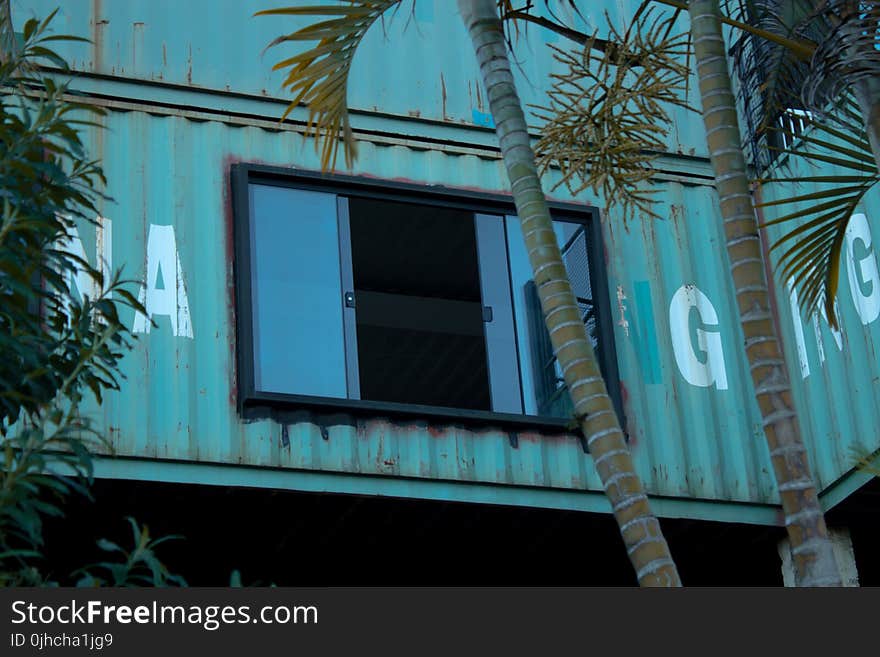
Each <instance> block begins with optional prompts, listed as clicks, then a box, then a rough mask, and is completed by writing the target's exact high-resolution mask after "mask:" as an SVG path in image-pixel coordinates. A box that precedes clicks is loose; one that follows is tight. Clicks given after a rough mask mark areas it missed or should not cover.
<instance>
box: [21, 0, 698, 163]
mask: <svg viewBox="0 0 880 657" xmlns="http://www.w3.org/2000/svg"><path fill="white" fill-rule="evenodd" d="M16 4H17V5H18V6H15V5H16ZM59 4H60V5H61V7H60V10H59V14H58V17H57V19H56V23H55V28H56V30H57V31H59V32H66V33H70V34H77V35H81V36H85V35H88V36H89V37H90V38H91V39H92V41H93V43H92V44H75V45H69V46H67V45H63V44H57V45H58V48H59V51H60V52H63V53H64V54H65V55H66V56H67V57H68V59H69V60H70V62H71V64H72V66H73V67H74V68H75V69H76V70H79V71H89V72H95V73H101V74H104V75H112V76H120V77H125V78H132V79H138V80H150V81H161V82H165V83H171V84H178V85H185V86H187V87H192V88H199V89H214V90H220V91H233V92H236V93H243V94H252V95H256V96H260V97H279V96H280V97H286V96H285V95H284V94H283V93H282V90H281V86H280V85H281V82H282V81H283V79H284V76H283V75H282V73H281V72H274V73H273V72H272V71H271V67H272V65H273V64H274V63H275V62H277V61H279V60H281V59H283V58H285V57H289V56H291V54H293V53H295V52H296V51H295V50H294V49H295V48H296V46H295V45H291V44H285V45H283V46H280V47H277V48H274V49H272V50H270V51H268V52H266V53H265V54H262V53H263V50H264V48H265V47H266V45H267V44H268V43H269V42H270V41H271V40H272V39H274V38H275V37H277V36H279V35H280V34H282V33H286V32H292V31H294V30H295V29H296V28H297V27H298V26H301V25H304V24H305V22H304V21H297V20H295V19H292V18H284V17H275V16H272V17H253V14H254V13H255V12H256V11H259V10H261V9H268V8H272V7H284V6H292V5H295V4H296V2H294V1H293V0H236V1H234V2H229V1H226V2H217V0H188V1H187V2H174V1H172V0H125V2H118V1H117V0H65V1H64V2H63V3H58V2H57V1H56V0H26V1H25V0H19V2H18V3H16V2H15V0H13V5H14V11H15V17H16V20H17V21H19V22H20V21H22V20H23V19H24V18H25V17H26V16H30V15H36V16H45V15H47V14H48V13H49V12H50V11H52V10H53V9H55V8H56V7H57V6H58V5H59ZM300 4H302V3H300ZM315 4H320V3H318V2H316V3H315ZM327 4H332V3H327ZM538 4H539V5H542V4H543V3H538ZM559 4H560V5H561V4H562V3H559ZM582 4H584V5H585V6H584V7H583V8H582V9H581V11H582V12H583V15H584V17H585V18H586V21H587V22H586V23H584V21H582V20H581V19H580V18H577V17H575V16H569V17H568V18H569V19H570V24H572V25H574V26H575V27H579V28H580V29H584V30H586V31H587V32H590V33H592V32H593V30H594V29H596V28H601V29H604V27H605V24H606V22H605V19H604V15H603V13H604V11H606V9H607V10H608V11H609V12H610V15H611V17H612V20H614V21H615V23H616V24H618V25H619V24H620V21H621V20H622V18H623V17H625V16H631V15H632V14H633V13H634V11H635V8H636V7H637V6H638V4H639V2H637V1H636V0H626V1H624V2H597V3H582ZM537 10H538V11H544V9H543V7H539V8H538V9H537ZM554 11H557V9H554ZM558 11H561V12H562V13H563V14H565V13H566V12H568V11H569V10H567V9H566V8H564V7H560V8H559V9H558ZM682 25H686V23H684V22H682ZM548 39H549V40H550V42H551V43H557V45H563V44H562V43H561V38H559V37H556V36H555V35H552V34H550V33H548V32H547V31H544V30H540V29H538V28H535V27H530V28H529V29H528V30H527V31H524V32H523V33H521V35H520V37H519V39H518V41H517V44H516V48H517V52H518V53H521V56H520V60H521V61H520V63H519V66H518V67H516V68H515V73H516V75H517V77H518V85H519V92H520V95H521V97H522V100H523V102H524V103H527V104H539V105H540V104H543V103H544V102H545V96H544V85H545V84H546V82H547V80H548V79H549V74H550V73H551V72H554V71H557V70H559V65H558V64H556V63H555V62H554V60H553V58H552V55H551V52H550V50H549V48H547V46H546V41H547V40H548ZM691 88H692V89H694V88H695V85H691ZM348 99H349V104H350V106H351V107H352V108H355V109H358V110H363V111H367V112H373V111H380V112H382V113H387V114H393V115H396V116H404V117H421V118H427V119H433V120H439V121H444V122H450V123H454V124H464V125H480V126H486V125H489V120H490V117H489V115H488V111H489V110H488V103H487V102H486V99H485V98H484V94H483V91H482V88H481V84H480V81H479V78H478V73H477V66H476V59H475V58H474V55H473V51H472V46H471V44H470V40H469V39H468V37H467V35H466V34H465V31H464V28H463V26H462V24H461V19H460V17H459V16H458V13H457V10H456V8H455V2H454V1H453V0H418V2H417V3H416V4H415V11H413V3H412V1H411V0H404V2H403V3H402V4H401V5H400V7H399V9H398V11H397V13H396V14H394V15H392V13H391V12H389V14H388V17H387V18H386V20H385V22H384V25H376V26H374V27H373V29H371V30H370V31H369V32H368V33H367V35H366V37H365V38H364V41H363V43H362V44H361V46H360V47H359V48H358V53H357V56H356V58H355V61H354V65H353V68H352V72H351V83H350V87H349V96H348ZM676 116H677V117H678V119H679V120H678V121H677V125H676V127H675V129H674V130H673V134H672V139H671V142H670V151H671V152H676V153H685V154H691V155H694V154H696V155H703V154H705V152H706V148H705V145H704V141H705V140H704V139H703V138H702V126H701V123H700V121H699V116H698V115H696V114H688V113H687V112H685V111H684V110H676ZM357 125H358V123H357V119H356V118H355V126H357Z"/></svg>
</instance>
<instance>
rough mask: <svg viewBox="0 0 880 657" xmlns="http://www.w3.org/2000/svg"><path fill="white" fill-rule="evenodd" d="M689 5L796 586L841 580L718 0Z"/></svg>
mask: <svg viewBox="0 0 880 657" xmlns="http://www.w3.org/2000/svg"><path fill="white" fill-rule="evenodd" d="M688 11H689V13H690V19H691V32H692V35H693V42H694V51H695V59H696V65H697V75H698V78H699V86H700V96H701V99H702V105H703V122H704V123H705V126H706V140H707V141H708V144H709V157H710V159H711V161H712V167H713V169H714V170H715V186H716V188H717V190H718V196H719V201H720V205H721V217H722V220H723V221H724V232H725V237H726V240H727V253H728V256H729V258H730V267H731V272H732V275H733V282H734V288H735V289H736V300H737V305H738V307H739V314H740V322H741V325H742V330H743V335H744V337H745V347H746V356H747V358H748V361H749V370H750V372H751V375H752V381H753V383H754V386H755V396H756V397H757V400H758V407H759V408H760V411H761V416H762V418H763V425H764V435H765V436H766V438H767V445H768V447H769V448H770V459H771V461H772V464H773V473H774V475H775V476H776V483H777V485H778V487H779V496H780V499H781V501H782V508H783V511H784V513H785V528H786V531H787V532H788V537H789V540H790V542H791V552H792V557H793V561H794V563H795V581H796V583H797V585H798V586H840V585H841V581H840V575H839V574H838V571H837V565H836V563H835V561H834V555H833V553H832V549H831V541H830V539H829V538H828V529H827V527H826V525H825V518H824V516H823V514H822V509H821V507H820V506H819V498H818V495H817V492H816V485H815V482H814V481H813V477H812V474H811V473H810V466H809V463H808V460H807V452H806V449H805V447H804V444H803V441H802V439H801V434H800V427H799V425H798V420H797V415H796V414H795V410H794V405H793V403H792V396H791V387H790V384H789V379H788V373H787V370H786V365H785V360H784V357H783V354H782V349H781V347H780V343H779V339H778V336H777V335H776V327H775V324H774V323H773V316H772V314H771V309H770V296H769V293H768V289H767V279H766V276H765V272H764V264H763V256H762V252H761V245H760V237H759V236H758V224H757V220H756V218H755V209H754V206H753V204H752V197H751V195H750V193H749V179H748V176H747V172H746V166H745V157H744V155H743V151H742V146H741V142H740V132H739V123H738V118H737V113H736V107H735V104H734V95H733V90H732V87H731V83H730V75H729V73H728V70H727V55H726V51H725V46H724V38H723V36H722V33H721V22H720V21H719V16H720V9H719V6H718V0H691V1H690V2H689V4H688Z"/></svg>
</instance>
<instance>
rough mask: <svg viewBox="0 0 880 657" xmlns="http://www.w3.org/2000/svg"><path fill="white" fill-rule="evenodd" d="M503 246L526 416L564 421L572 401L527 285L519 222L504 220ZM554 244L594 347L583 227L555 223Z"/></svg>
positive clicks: (527, 270) (528, 272) (534, 295)
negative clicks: (505, 224)
mask: <svg viewBox="0 0 880 657" xmlns="http://www.w3.org/2000/svg"><path fill="white" fill-rule="evenodd" d="M506 223H507V243H508V249H509V258H510V279H511V286H512V292H513V310H514V318H515V322H516V331H517V343H518V346H519V354H520V358H519V360H520V367H521V369H522V378H521V381H522V389H523V402H524V412H525V414H526V415H542V416H549V417H569V416H570V414H571V402H570V401H569V399H568V393H567V391H566V390H565V387H564V383H563V381H562V372H561V371H560V369H559V366H558V365H557V363H556V359H555V358H554V356H553V348H552V346H551V344H550V336H549V335H548V334H547V329H546V327H545V325H544V317H543V314H542V312H541V304H540V301H539V299H538V293H537V289H536V287H535V284H534V282H533V281H532V267H531V264H530V263H529V259H528V255H527V253H526V248H525V244H524V243H523V239H522V231H521V229H520V225H519V220H518V219H517V218H516V217H515V216H509V217H507V221H506ZM553 226H554V229H555V231H556V239H557V241H558V243H559V245H560V247H561V250H562V257H563V261H564V262H565V267H566V270H567V271H568V275H569V278H570V279H571V283H572V288H573V290H574V293H575V296H576V297H577V299H578V306H579V307H580V309H581V316H582V317H583V319H584V321H585V322H586V324H587V329H588V331H589V332H590V336H591V338H592V342H593V345H594V347H595V346H596V337H595V330H596V327H595V319H594V311H593V303H592V291H591V285H590V274H589V267H588V262H589V261H588V250H587V231H586V226H585V225H582V224H580V223H576V222H567V221H554V222H553Z"/></svg>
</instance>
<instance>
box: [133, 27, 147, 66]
mask: <svg viewBox="0 0 880 657" xmlns="http://www.w3.org/2000/svg"><path fill="white" fill-rule="evenodd" d="M144 25H145V23H144V22H143V21H135V22H134V23H132V32H134V35H133V37H132V40H131V68H132V70H134V71H136V70H137V49H138V40H140V39H143V34H144Z"/></svg>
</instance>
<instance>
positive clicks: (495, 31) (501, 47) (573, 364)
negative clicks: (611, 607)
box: [458, 0, 681, 586]
mask: <svg viewBox="0 0 880 657" xmlns="http://www.w3.org/2000/svg"><path fill="white" fill-rule="evenodd" d="M458 7H459V10H460V12H461V15H462V18H463V19H464V22H465V26H466V28H467V30H468V33H469V34H470V36H471V40H472V41H473V44H474V49H475V51H476V55H477V60H478V62H479V64H480V72H481V74H482V78H483V85H484V86H485V88H486V95H487V97H488V98H489V107H490V110H491V112H492V116H493V118H494V120H495V125H496V132H497V134H498V139H499V142H500V145H501V153H502V157H503V160H504V165H505V167H506V169H507V174H508V177H509V179H510V185H511V189H512V192H513V199H514V203H515V205H516V209H517V214H518V215H519V218H520V224H521V227H522V232H523V237H524V239H525V244H526V249H527V251H528V254H529V260H530V262H531V265H532V271H533V277H534V280H535V285H536V286H537V289H538V294H539V296H540V299H541V308H542V310H543V313H544V318H545V321H546V324H547V328H548V330H549V332H550V339H551V341H552V343H553V351H554V353H555V354H556V357H557V359H558V361H559V365H560V367H561V368H562V372H563V375H564V376H565V382H566V384H567V386H568V390H569V393H570V394H571V398H572V402H573V404H574V409H575V416H576V417H577V420H578V422H579V423H580V426H581V428H582V430H583V432H584V436H586V439H587V445H588V447H589V450H590V454H591V455H592V457H593V461H594V463H595V465H596V469H597V471H598V473H599V476H600V478H601V480H602V484H603V486H604V488H605V492H606V494H607V495H608V498H609V501H610V502H611V507H612V510H613V512H614V516H615V518H616V520H617V523H618V525H619V527H620V532H621V535H622V536H623V541H624V543H625V545H626V549H627V553H628V555H629V558H630V561H631V562H632V564H633V567H634V568H635V571H636V576H637V578H638V581H639V584H640V585H642V586H680V585H681V582H680V580H679V577H678V572H677V570H676V568H675V564H674V562H673V560H672V557H671V555H670V553H669V547H668V546H667V544H666V539H665V538H664V536H663V534H662V532H661V530H660V524H659V522H658V520H657V518H656V517H655V516H654V515H653V514H652V513H651V510H650V507H649V504H648V498H647V496H646V495H645V492H644V489H643V488H642V484H641V481H640V480H639V477H638V475H637V474H636V472H635V469H634V467H633V462H632V457H631V456H630V452H629V449H628V447H627V444H626V441H625V439H624V436H623V432H622V431H621V428H620V423H619V421H618V419H617V415H616V413H615V411H614V407H613V406H612V404H611V400H610V398H609V397H608V392H607V390H606V388H605V382H604V380H603V379H602V376H601V374H600V371H599V367H598V364H597V362H596V357H595V355H594V353H593V347H592V344H591V343H590V341H589V339H588V338H587V333H586V328H585V326H584V323H583V320H582V319H581V316H580V313H579V310H578V306H577V303H576V301H575V298H574V294H573V293H572V290H571V284H570V283H569V280H568V274H567V272H566V270H565V266H564V264H563V262H562V256H561V254H560V252H559V246H558V244H557V241H556V234H555V233H554V231H553V225H552V222H551V219H550V212H549V210H548V208H547V202H546V200H545V198H544V193H543V191H542V189H541V181H540V178H539V176H538V171H537V167H536V165H535V155H534V152H533V150H532V146H531V140H530V138H529V133H528V129H527V127H526V121H525V115H524V113H523V110H522V105H521V103H520V100H519V97H518V96H517V93H516V88H515V86H514V82H513V76H512V74H511V71H510V61H509V59H508V57H507V46H506V43H505V40H504V35H503V33H502V28H501V22H500V20H499V18H498V15H497V13H496V0H458Z"/></svg>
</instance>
